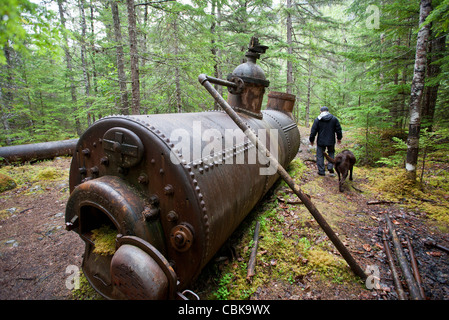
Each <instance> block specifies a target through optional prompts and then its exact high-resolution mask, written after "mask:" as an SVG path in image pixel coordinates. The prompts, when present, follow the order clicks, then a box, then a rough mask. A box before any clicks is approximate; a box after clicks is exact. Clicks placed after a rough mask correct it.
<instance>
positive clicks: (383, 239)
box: [382, 231, 407, 300]
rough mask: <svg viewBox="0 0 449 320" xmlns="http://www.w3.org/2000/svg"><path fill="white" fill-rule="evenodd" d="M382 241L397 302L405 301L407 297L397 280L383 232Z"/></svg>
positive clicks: (399, 281) (397, 276)
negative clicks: (396, 294) (397, 298)
mask: <svg viewBox="0 0 449 320" xmlns="http://www.w3.org/2000/svg"><path fill="white" fill-rule="evenodd" d="M382 241H383V244H384V249H385V254H386V255H387V259H388V264H389V265H390V270H391V274H392V276H393V281H394V285H395V287H396V291H397V292H398V297H399V300H407V297H406V295H405V293H404V289H403V288H402V284H401V280H400V279H399V275H398V271H397V269H396V266H395V265H394V262H393V256H392V254H391V250H390V247H389V246H388V242H387V238H386V237H385V233H384V232H383V231H382Z"/></svg>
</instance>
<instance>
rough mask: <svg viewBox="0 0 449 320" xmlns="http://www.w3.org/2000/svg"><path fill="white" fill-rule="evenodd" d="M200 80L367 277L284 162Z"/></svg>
mask: <svg viewBox="0 0 449 320" xmlns="http://www.w3.org/2000/svg"><path fill="white" fill-rule="evenodd" d="M198 81H199V82H200V83H201V84H202V85H203V86H204V87H205V88H206V90H207V91H208V92H209V93H210V94H211V95H212V97H214V99H215V100H216V101H217V102H218V104H219V105H220V106H221V107H222V108H223V110H225V112H226V113H227V114H228V115H229V117H230V118H231V119H232V120H233V121H234V122H235V123H236V124H237V126H238V127H239V128H240V129H241V130H242V131H243V132H244V133H245V135H246V136H247V137H248V138H249V139H250V141H251V142H252V143H253V144H254V145H255V146H257V149H258V150H259V151H260V152H261V153H262V154H263V155H265V156H266V158H267V159H269V163H270V164H271V165H272V166H273V167H274V168H276V170H277V173H278V174H279V175H280V176H281V178H282V179H283V180H284V181H285V182H286V183H287V185H288V186H289V187H290V188H291V189H292V191H293V192H294V193H295V194H296V195H297V196H298V198H299V199H301V201H302V202H303V203H304V205H305V206H306V207H307V209H308V210H309V212H310V213H311V214H312V216H313V217H314V218H315V220H316V221H317V222H318V224H319V225H320V227H321V229H323V231H324V232H325V233H326V235H327V236H328V237H329V239H330V240H331V241H332V243H333V244H334V246H335V247H336V248H337V250H338V251H339V252H340V254H341V255H342V257H343V258H344V259H345V260H346V262H347V263H348V265H349V266H350V267H351V269H352V271H353V272H354V273H355V274H356V275H358V276H359V277H360V278H362V279H366V278H367V275H366V273H365V272H364V271H363V269H362V268H361V267H360V265H359V264H358V263H357V261H356V260H355V259H354V257H353V256H352V255H351V253H350V252H349V250H348V249H347V248H346V246H345V245H344V244H343V243H342V242H341V240H340V239H339V238H338V236H337V235H336V234H335V232H334V231H333V230H332V228H331V226H330V225H329V224H328V223H327V221H326V220H325V219H324V217H323V216H322V215H321V213H320V212H319V210H318V209H317V208H316V206H315V205H314V204H313V202H312V201H311V200H310V199H309V197H307V195H306V194H305V193H304V192H303V191H302V190H301V188H300V186H299V185H297V184H296V183H295V182H294V180H293V179H292V178H291V177H290V175H289V174H288V172H287V171H286V170H285V169H284V166H285V165H283V164H282V163H279V162H278V161H277V159H276V158H275V157H273V156H272V154H271V153H270V151H269V150H268V149H267V148H266V146H265V145H264V144H263V143H261V141H260V139H259V138H258V137H257V136H256V135H255V133H254V132H253V131H252V130H249V127H248V126H247V124H246V123H245V121H243V118H242V117H241V116H239V115H238V114H237V113H236V112H235V111H234V110H233V108H232V107H231V106H230V105H229V104H228V103H227V102H226V101H225V100H224V99H223V97H221V96H220V94H219V93H218V92H217V90H215V88H214V87H213V86H212V85H211V84H210V83H209V81H208V80H207V76H206V75H204V74H202V75H200V76H199V77H198Z"/></svg>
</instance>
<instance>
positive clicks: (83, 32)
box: [78, 0, 90, 107]
mask: <svg viewBox="0 0 449 320" xmlns="http://www.w3.org/2000/svg"><path fill="white" fill-rule="evenodd" d="M78 5H79V11H80V16H81V41H80V42H81V66H82V69H83V78H84V92H85V94H86V97H88V96H89V95H90V81H89V75H88V73H87V61H86V29H87V26H86V15H85V13H84V0H80V1H79V2H78ZM88 104H89V103H86V107H88Z"/></svg>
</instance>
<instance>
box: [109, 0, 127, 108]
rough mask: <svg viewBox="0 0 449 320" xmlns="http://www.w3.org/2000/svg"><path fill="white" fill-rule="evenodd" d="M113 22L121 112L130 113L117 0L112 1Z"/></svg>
mask: <svg viewBox="0 0 449 320" xmlns="http://www.w3.org/2000/svg"><path fill="white" fill-rule="evenodd" d="M111 12H112V22H113V25H114V37H115V42H116V47H115V51H116V55H117V76H118V84H119V88H120V113H122V114H125V115H128V114H129V103H128V89H127V87H126V73H125V63H124V55H123V45H122V31H121V30H120V16H119V12H118V5H117V1H116V0H112V1H111Z"/></svg>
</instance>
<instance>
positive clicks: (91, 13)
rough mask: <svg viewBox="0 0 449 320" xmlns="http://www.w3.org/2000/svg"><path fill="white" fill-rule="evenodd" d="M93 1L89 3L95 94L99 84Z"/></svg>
mask: <svg viewBox="0 0 449 320" xmlns="http://www.w3.org/2000/svg"><path fill="white" fill-rule="evenodd" d="M93 1H94V0H91V1H90V3H89V8H90V32H91V38H90V46H91V53H92V55H91V62H92V81H93V83H94V92H95V94H96V93H98V85H97V67H96V65H95V55H96V52H95V43H94V42H95V40H94V39H95V29H94V24H95V23H94V5H93Z"/></svg>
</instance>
